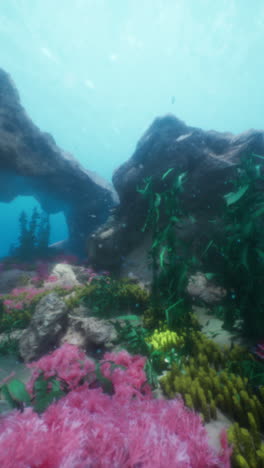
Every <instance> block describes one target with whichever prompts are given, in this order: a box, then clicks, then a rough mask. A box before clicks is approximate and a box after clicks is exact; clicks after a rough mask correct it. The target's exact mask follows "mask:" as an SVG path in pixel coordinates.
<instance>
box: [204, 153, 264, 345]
mask: <svg viewBox="0 0 264 468" xmlns="http://www.w3.org/2000/svg"><path fill="white" fill-rule="evenodd" d="M259 159H264V157H263V156H259V155H256V154H254V153H253V154H251V155H245V156H244V157H243V158H242V160H241V163H240V164H239V165H238V166H237V168H236V170H235V172H234V176H233V177H232V178H230V179H229V180H228V183H229V184H231V186H232V187H233V189H232V191H231V192H229V193H227V194H226V195H225V196H224V202H225V203H224V209H223V212H222V216H221V226H222V227H219V232H220V230H221V235H220V236H219V235H216V236H213V238H212V239H211V240H210V242H209V244H208V246H207V249H206V253H205V255H204V260H205V261H206V259H211V260H210V265H211V268H212V272H213V273H214V275H215V278H216V279H217V280H218V282H219V283H220V284H221V285H222V286H223V287H224V288H225V289H226V290H227V291H228V295H227V297H226V300H225V303H224V307H223V310H224V312H225V314H224V319H225V326H227V327H229V328H231V327H233V326H234V324H235V322H236V320H237V319H239V318H241V319H242V331H243V333H244V334H245V335H247V336H252V337H255V338H263V333H264V315H263V307H264V289H263V284H262V283H263V282H262V278H263V274H264V238H263V226H264V218H263V216H264V195H263V181H264V176H263V169H262V165H260V164H258V160H259ZM211 222H212V223H219V220H216V219H213V220H211ZM213 255H214V256H215V258H217V259H218V260H217V262H212V256H213ZM214 265H216V267H214Z"/></svg>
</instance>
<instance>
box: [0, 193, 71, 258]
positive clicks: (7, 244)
mask: <svg viewBox="0 0 264 468" xmlns="http://www.w3.org/2000/svg"><path fill="white" fill-rule="evenodd" d="M34 209H37V211H38V213H39V214H40V215H41V214H42V213H43V209H42V207H41V205H40V203H39V202H38V200H37V199H36V198H35V197H33V196H17V197H16V198H15V199H14V200H12V201H11V202H9V203H4V202H0V218H1V243H0V258H2V257H6V256H8V255H9V253H10V248H11V247H12V246H14V247H16V246H17V244H18V242H19V236H20V223H19V218H20V216H21V213H22V211H24V212H25V213H26V215H27V218H28V220H29V221H30V218H31V216H32V213H33V210H34ZM44 213H45V212H44ZM49 224H50V235H49V245H52V244H55V243H58V242H61V241H67V240H68V237H69V232H68V226H67V223H66V219H65V215H64V213H63V212H62V211H60V212H58V213H54V214H50V215H49Z"/></svg>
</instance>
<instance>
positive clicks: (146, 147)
mask: <svg viewBox="0 0 264 468" xmlns="http://www.w3.org/2000/svg"><path fill="white" fill-rule="evenodd" d="M252 152H253V153H257V154H259V155H264V131H258V130H249V131H247V132H244V133H241V134H240V135H233V134H232V133H221V132H216V131H213V130H210V131H204V130H202V129H200V128H195V127H189V126H187V125H186V124H185V123H184V122H182V121H180V120H179V119H177V118H176V117H175V116H173V115H167V116H165V117H162V118H157V119H156V120H155V121H154V122H153V124H152V125H151V126H150V128H149V129H148V130H147V131H146V133H145V134H144V135H143V136H142V138H141V139H140V141H139V142H138V144H137V147H136V150H135V152H134V154H133V155H132V156H131V158H130V159H129V160H128V161H127V162H125V163H124V164H123V165H121V166H120V167H119V168H118V169H117V170H116V171H115V173H114V175H113V184H114V187H115V189H116V190H117V193H118V195H119V198H120V205H119V207H117V209H116V211H115V213H114V215H113V216H112V217H111V218H109V219H108V221H107V223H106V224H105V225H104V226H101V227H100V228H99V230H98V231H97V233H96V234H95V235H94V236H93V239H92V240H91V241H90V243H89V253H90V256H91V258H92V259H93V263H94V265H97V266H100V268H102V267H104V268H112V269H113V268H117V269H118V268H121V271H123V272H124V273H125V274H128V273H129V272H130V273H131V272H132V273H133V269H135V268H138V262H140V261H141V263H144V262H145V263H146V255H144V254H143V253H142V251H140V256H139V255H138V258H136V257H137V254H136V252H137V250H136V249H138V248H139V246H142V245H143V244H144V243H146V234H143V233H142V231H141V228H142V226H143V225H144V223H145V220H146V215H147V210H148V205H147V203H146V202H145V201H144V199H143V198H142V196H141V195H140V194H139V193H138V191H137V188H138V187H141V188H142V187H143V186H144V185H145V183H144V179H145V178H147V177H152V179H153V184H154V189H155V191H157V192H159V191H161V190H164V188H166V186H167V187H169V186H171V184H172V182H173V181H174V180H175V176H176V175H177V174H180V173H183V172H186V173H187V180H186V183H185V185H184V193H183V194H182V195H181V198H182V202H183V206H184V207H185V208H186V209H187V210H189V211H192V212H193V213H194V215H195V218H196V222H195V223H194V224H192V225H190V226H188V225H187V226H185V229H180V230H179V235H183V236H184V238H187V237H189V238H191V239H192V241H193V245H194V247H195V244H196V243H199V245H201V244H203V243H206V242H208V234H209V233H208V232H207V229H208V219H210V217H212V216H213V215H217V211H218V209H219V208H220V207H222V206H223V203H224V202H223V198H222V196H223V195H224V194H225V193H227V192H228V191H229V188H230V189H231V186H230V187H229V185H228V179H229V178H230V176H231V175H232V173H233V171H234V168H235V167H236V165H237V164H238V163H239V162H240V160H241V157H242V156H243V155H246V154H250V153H252ZM257 163H258V164H261V160H259V159H258V160H257ZM171 168H172V169H173V170H172V171H171V172H170V173H169V175H168V176H167V177H166V183H164V182H162V180H161V179H162V175H163V174H164V173H165V172H166V171H167V170H168V169H171ZM149 245H150V240H149V242H147V245H146V249H147V248H148V246H149ZM146 249H145V250H146Z"/></svg>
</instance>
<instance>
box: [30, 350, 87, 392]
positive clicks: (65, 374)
mask: <svg viewBox="0 0 264 468" xmlns="http://www.w3.org/2000/svg"><path fill="white" fill-rule="evenodd" d="M27 366H28V367H29V368H31V369H34V372H33V374H32V376H31V379H30V381H29V382H28V384H27V389H28V391H29V392H30V393H32V390H33V386H34V382H35V380H36V379H37V377H38V376H39V374H40V373H41V372H43V374H44V376H45V377H46V378H48V377H52V376H55V375H56V376H57V377H58V378H59V379H61V380H64V381H65V382H66V383H67V384H68V386H69V388H70V389H74V388H76V387H77V386H78V384H79V383H80V381H81V379H82V378H83V377H85V376H87V375H88V374H91V373H92V374H93V373H94V369H95V365H94V363H93V361H92V360H91V359H88V358H87V356H86V354H85V353H84V352H83V351H81V350H79V349H78V348H77V346H74V345H71V344H69V343H65V344H64V345H63V346H61V347H60V348H58V349H56V350H55V351H53V353H51V354H47V355H46V356H43V357H42V358H41V359H39V360H38V361H34V362H32V363H31V364H27Z"/></svg>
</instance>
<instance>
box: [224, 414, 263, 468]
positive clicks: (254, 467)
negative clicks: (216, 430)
mask: <svg viewBox="0 0 264 468" xmlns="http://www.w3.org/2000/svg"><path fill="white" fill-rule="evenodd" d="M227 435H228V441H229V443H230V444H232V447H233V453H232V456H231V460H232V467H233V468H262V467H263V466H264V443H263V442H261V440H260V436H259V433H258V431H257V430H256V427H255V425H254V423H253V425H252V427H251V430H247V429H245V428H243V427H240V426H239V424H237V423H235V424H233V425H232V426H231V427H230V428H229V429H228V431H227Z"/></svg>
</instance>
